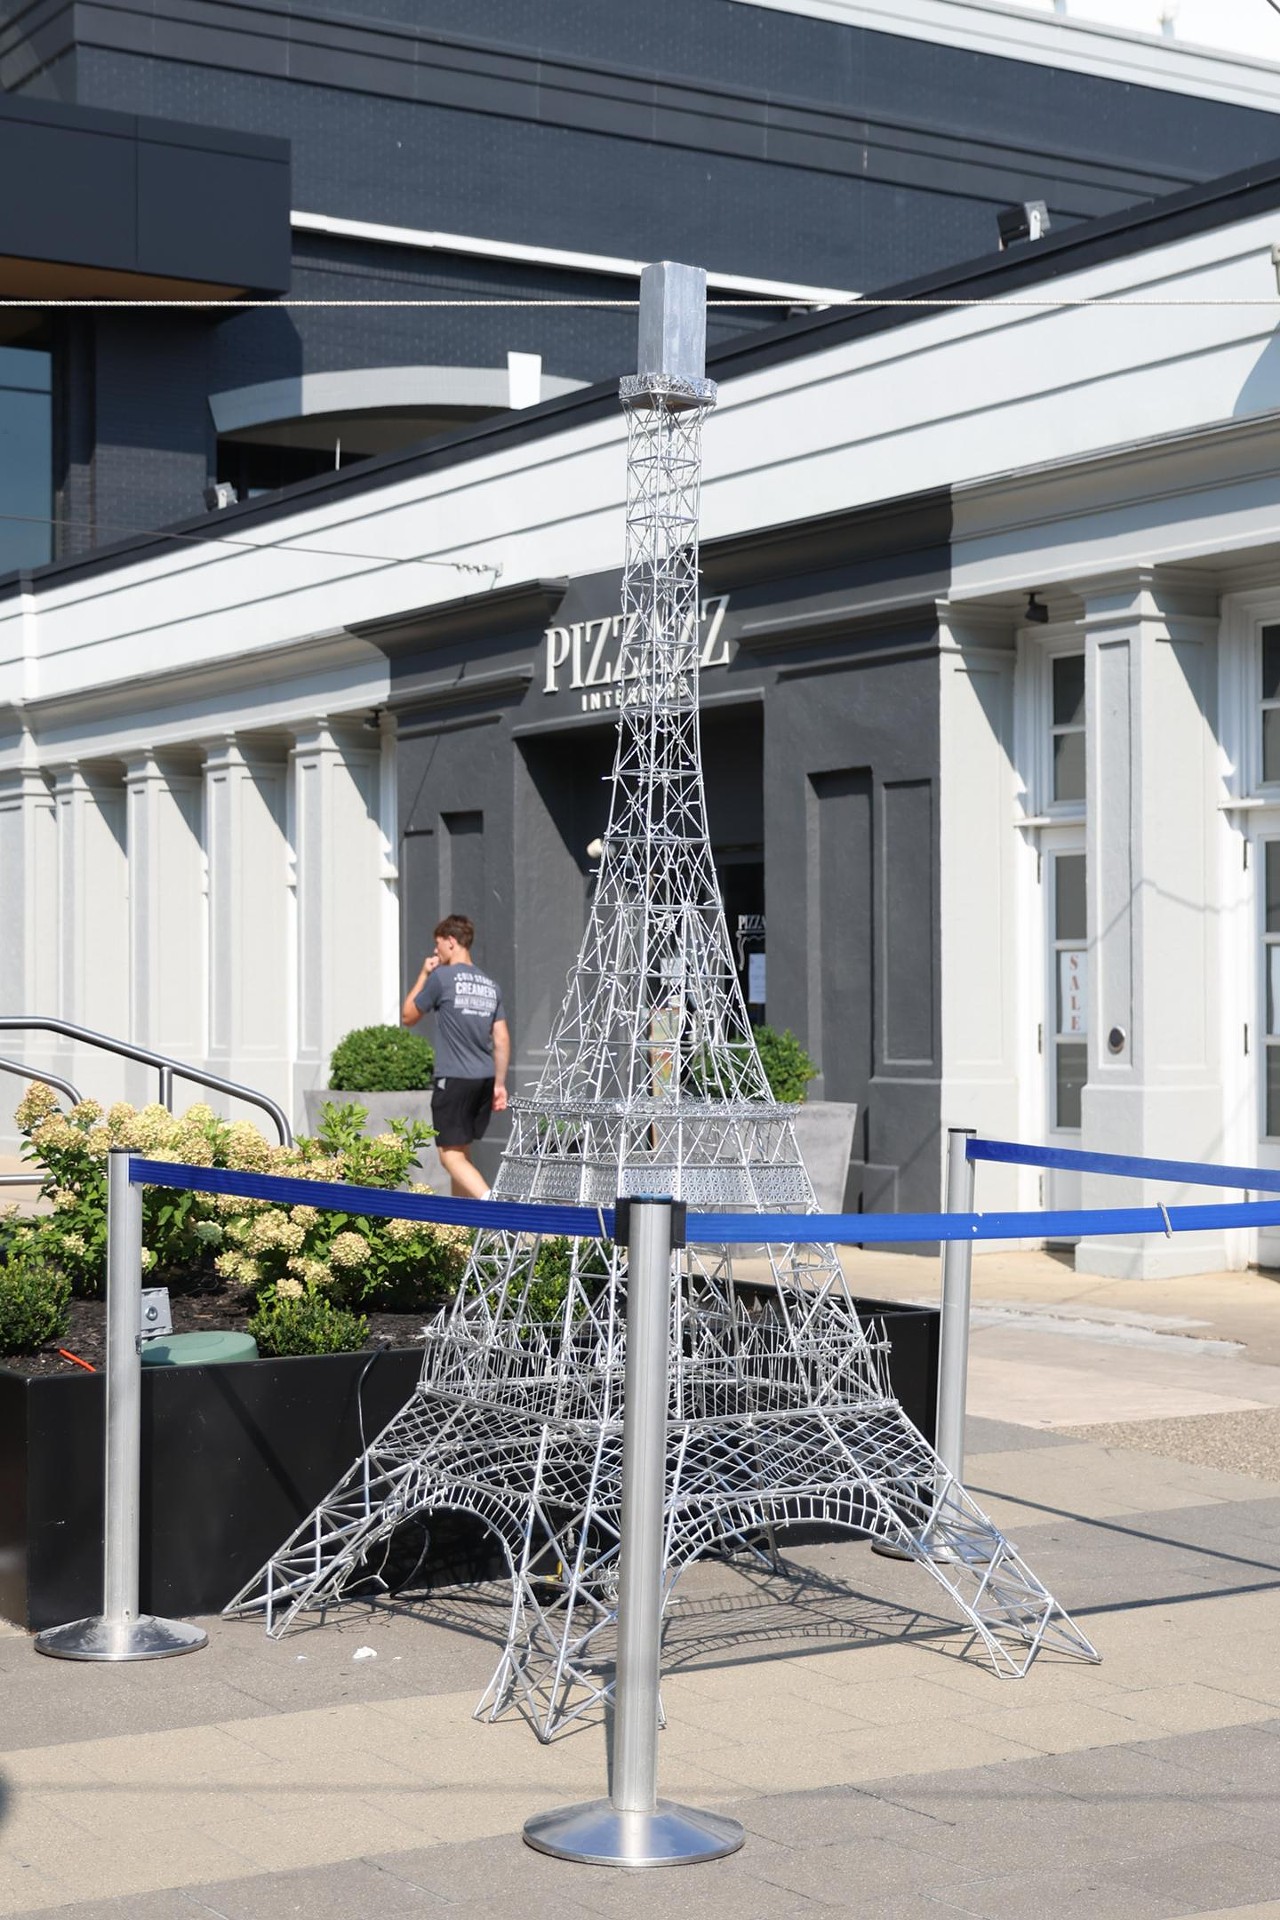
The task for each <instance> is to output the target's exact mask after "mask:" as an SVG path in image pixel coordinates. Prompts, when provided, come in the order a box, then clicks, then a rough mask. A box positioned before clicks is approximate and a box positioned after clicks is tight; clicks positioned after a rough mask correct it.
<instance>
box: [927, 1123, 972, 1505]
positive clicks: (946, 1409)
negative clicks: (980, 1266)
mask: <svg viewBox="0 0 1280 1920" xmlns="http://www.w3.org/2000/svg"><path fill="white" fill-rule="evenodd" d="M973 1138H974V1129H973V1128H972V1127H950V1128H948V1130H947V1195H946V1211H947V1212H948V1213H972V1212H973V1175H974V1165H973V1161H972V1160H970V1158H969V1153H968V1148H969V1142H970V1141H971V1140H972V1139H973ZM972 1276H973V1241H972V1239H964V1240H944V1241H943V1243H942V1329H941V1335H940V1339H939V1351H938V1441H937V1449H936V1451H937V1454H938V1458H939V1459H940V1460H941V1461H942V1464H943V1466H944V1467H946V1468H947V1470H948V1472H949V1473H951V1474H952V1475H953V1476H954V1477H955V1479H957V1480H961V1479H963V1478H964V1407H965V1395H966V1391H967V1388H968V1380H969V1293H970V1287H971V1282H972Z"/></svg>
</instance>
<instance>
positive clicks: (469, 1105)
mask: <svg viewBox="0 0 1280 1920" xmlns="http://www.w3.org/2000/svg"><path fill="white" fill-rule="evenodd" d="M492 1112H493V1078H492V1076H490V1078H489V1079H488V1080H459V1079H457V1078H455V1076H454V1075H453V1074H449V1075H448V1076H447V1077H446V1078H445V1079H443V1080H436V1081H435V1082H433V1084H432V1089H431V1124H432V1125H433V1126H434V1128H435V1130H436V1141H435V1143H436V1145H437V1147H469V1146H470V1145H471V1142H472V1141H473V1140H483V1138H484V1136H485V1131H486V1129H487V1128H488V1125H489V1115H490V1114H491V1113H492Z"/></svg>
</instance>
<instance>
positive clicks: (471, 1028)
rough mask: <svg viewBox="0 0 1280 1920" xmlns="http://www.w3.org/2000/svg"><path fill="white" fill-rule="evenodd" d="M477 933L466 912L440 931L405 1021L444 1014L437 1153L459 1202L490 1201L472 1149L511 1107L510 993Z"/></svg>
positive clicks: (434, 1111)
mask: <svg viewBox="0 0 1280 1920" xmlns="http://www.w3.org/2000/svg"><path fill="white" fill-rule="evenodd" d="M475 937H476V930H475V928H474V926H473V925H472V923H471V921H470V920H468V919H467V917H466V915H465V914H461V913H451V914H450V915H449V916H448V918H447V919H445V920H442V921H441V922H440V925H439V926H438V927H437V928H436V933H435V941H436V950H435V952H434V953H433V954H431V955H429V956H428V958H427V959H426V960H424V961H423V963H422V971H421V973H419V975H418V977H417V979H416V980H415V981H414V983H413V985H412V987H411V988H410V989H409V992H408V994H407V995H406V997H405V1003H404V1005H403V1006H402V1007H401V1009H400V1019H401V1022H402V1023H403V1025H404V1026H406V1027H413V1026H416V1025H417V1023H418V1021H419V1020H420V1019H421V1018H422V1016H423V1014H424V1013H434V1014H435V1016H436V1069H435V1081H434V1083H433V1090H432V1096H431V1119H432V1122H433V1124H434V1126H435V1130H436V1142H435V1145H436V1152H437V1153H438V1154H439V1155H440V1164H441V1166H442V1167H443V1168H444V1170H445V1172H446V1173H447V1174H448V1176H449V1184H450V1188H451V1190H452V1192H453V1196H454V1198H455V1199H457V1200H487V1199H488V1198H489V1189H488V1187H487V1186H486V1185H485V1180H484V1175H483V1174H482V1173H481V1172H480V1169H479V1168H478V1167H477V1166H474V1165H473V1164H472V1160H471V1147H472V1143H473V1142H474V1141H476V1140H481V1139H483V1138H484V1134H485V1130H486V1128H487V1127H488V1125H489V1115H490V1114H491V1113H503V1112H505V1110H506V1105H507V1067H508V1064H509V1063H510V1060H511V1031H510V1029H509V1027H508V1026H507V1021H506V1016H505V1014H504V1013H503V1011H502V994H501V993H500V992H499V990H498V986H497V984H496V982H495V981H493V980H491V979H490V978H489V976H488V974H487V973H481V971H480V969H479V967H477V966H474V965H473V964H472V960H471V944H472V942H473V940H474V939H475Z"/></svg>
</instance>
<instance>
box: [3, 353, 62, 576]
mask: <svg viewBox="0 0 1280 1920" xmlns="http://www.w3.org/2000/svg"><path fill="white" fill-rule="evenodd" d="M52 558H53V356H52V355H51V354H50V353H48V352H46V351H45V350H44V349H43V348H41V347H32V346H0V574H5V573H13V572H15V571H16V570H17V569H18V568H19V567H41V566H44V565H45V563H46V562H47V561H49V560H52Z"/></svg>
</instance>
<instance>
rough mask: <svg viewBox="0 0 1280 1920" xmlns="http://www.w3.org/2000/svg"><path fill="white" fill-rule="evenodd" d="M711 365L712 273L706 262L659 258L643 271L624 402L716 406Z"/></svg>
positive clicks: (624, 403)
mask: <svg viewBox="0 0 1280 1920" xmlns="http://www.w3.org/2000/svg"><path fill="white" fill-rule="evenodd" d="M706 370H707V276H706V273H705V272H704V270H703V269H702V268H701V267H683V266H680V265H679V264H678V263H677V262H676V261H674V260H658V261H655V262H654V263H653V265H652V266H648V267H644V268H643V269H642V270H641V274H640V329H639V351H638V354H637V356H636V371H635V373H634V375H631V376H629V377H627V378H626V379H624V380H623V382H622V404H623V406H624V407H637V406H638V407H644V406H651V405H652V404H653V403H654V401H655V400H657V399H661V400H662V402H663V404H664V405H665V406H666V407H668V408H674V409H675V410H677V411H680V410H682V409H684V408H686V407H691V406H699V407H701V406H714V404H715V397H716V390H715V385H714V382H712V381H710V380H708V379H707V377H706Z"/></svg>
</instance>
